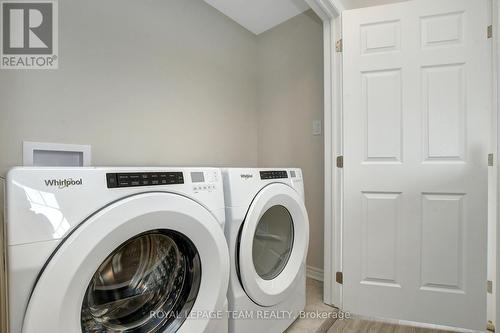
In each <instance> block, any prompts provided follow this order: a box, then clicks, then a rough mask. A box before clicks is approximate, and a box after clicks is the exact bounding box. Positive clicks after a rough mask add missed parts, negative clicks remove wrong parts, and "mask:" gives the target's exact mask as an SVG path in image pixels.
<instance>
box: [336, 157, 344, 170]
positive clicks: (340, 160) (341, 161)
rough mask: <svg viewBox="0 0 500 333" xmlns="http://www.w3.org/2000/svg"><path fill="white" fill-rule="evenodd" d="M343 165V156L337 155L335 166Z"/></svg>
mask: <svg viewBox="0 0 500 333" xmlns="http://www.w3.org/2000/svg"><path fill="white" fill-rule="evenodd" d="M343 167H344V156H342V155H340V156H337V168H339V169H342V168H343Z"/></svg>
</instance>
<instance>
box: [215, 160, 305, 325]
mask: <svg viewBox="0 0 500 333" xmlns="http://www.w3.org/2000/svg"><path fill="white" fill-rule="evenodd" d="M222 176H223V179H224V195H225V201H226V228H225V233H226V239H227V241H228V244H229V253H230V258H231V276H230V279H229V290H228V302H229V332H231V333H255V332H265V333H282V332H283V331H285V329H286V328H287V327H288V326H290V325H291V324H292V322H293V321H294V320H295V319H296V317H297V315H298V314H299V313H300V311H302V310H303V309H304V307H305V299H306V296H305V288H306V283H305V278H306V268H305V265H306V264H305V260H306V255H307V248H308V243H309V219H308V216H307V211H306V207H305V205H304V186H303V180H302V172H301V170H300V169H224V170H223V171H222Z"/></svg>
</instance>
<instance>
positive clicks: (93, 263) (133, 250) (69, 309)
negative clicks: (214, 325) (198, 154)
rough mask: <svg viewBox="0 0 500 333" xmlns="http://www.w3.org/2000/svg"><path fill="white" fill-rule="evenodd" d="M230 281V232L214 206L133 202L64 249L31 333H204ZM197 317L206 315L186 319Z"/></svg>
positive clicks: (38, 298)
mask: <svg viewBox="0 0 500 333" xmlns="http://www.w3.org/2000/svg"><path fill="white" fill-rule="evenodd" d="M228 279H229V255H228V251H227V246H226V241H225V238H224V234H223V232H222V229H221V227H220V225H219V223H218V222H217V220H216V218H215V217H214V216H213V215H212V214H211V213H210V212H209V211H208V210H207V209H206V208H204V207H203V206H201V205H200V204H198V203H196V202H194V201H193V200H191V199H188V198H186V197H183V196H180V195H176V194H171V193H146V194H140V195H136V196H132V197H129V198H126V199H123V200H120V201H118V202H116V203H114V204H112V205H110V206H108V207H106V208H104V209H102V210H101V211H99V212H98V213H96V214H95V215H93V216H92V217H91V218H89V219H88V220H86V221H85V222H84V223H83V224H82V225H81V226H80V227H79V228H78V229H76V230H75V232H73V233H72V234H71V235H70V236H69V237H68V238H67V239H66V240H65V241H64V242H63V243H62V244H61V245H60V247H59V248H58V250H57V251H56V252H55V253H54V255H53V256H52V258H51V260H50V261H49V262H48V264H47V265H46V267H45V269H44V270H43V272H42V274H41V275H40V276H39V279H38V281H37V284H36V286H35V288H34V290H33V293H32V295H31V298H30V302H29V305H28V309H27V312H26V316H25V318H24V325H23V332H24V333H34V332H36V333H49V332H50V333H52V332H82V333H90V332H99V333H104V332H113V333H119V332H127V333H135V332H137V333H139V332H141V333H146V332H147V333H153V332H162V333H164V332H179V333H181V332H182V333H187V332H190V333H192V332H204V331H205V329H206V328H207V326H208V324H209V319H210V318H209V316H208V315H207V314H209V312H210V311H214V310H218V309H221V308H222V307H223V304H224V301H225V297H226V291H227V286H228ZM47 308H50V311H49V312H47ZM48 313H50V318H48V317H47V315H48ZM190 313H200V314H204V315H202V316H199V317H198V318H196V319H189V320H186V317H187V316H189V315H190ZM210 315H213V313H211V314H210Z"/></svg>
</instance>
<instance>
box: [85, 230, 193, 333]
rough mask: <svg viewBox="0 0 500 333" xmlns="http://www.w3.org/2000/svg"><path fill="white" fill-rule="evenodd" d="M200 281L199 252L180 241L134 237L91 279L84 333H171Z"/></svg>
mask: <svg viewBox="0 0 500 333" xmlns="http://www.w3.org/2000/svg"><path fill="white" fill-rule="evenodd" d="M200 280H201V262H200V258H199V255H198V252H197V250H196V248H195V246H194V245H193V243H192V242H191V241H190V240H189V239H187V238H186V237H185V236H184V235H182V234H180V233H178V232H175V231H171V230H154V231H150V232H146V233H143V234H141V235H138V236H136V237H134V238H132V239H130V240H128V241H127V242H125V243H124V244H122V245H121V246H120V247H118V248H117V249H116V250H115V251H114V252H113V253H111V254H110V255H109V256H108V257H107V258H106V260H105V261H104V262H103V263H102V264H101V266H100V267H99V269H98V270H97V272H96V273H95V274H94V276H93V278H92V280H91V281H90V284H89V286H88V288H87V292H86V294H85V298H84V300H83V306H82V312H81V326H82V331H83V332H113V333H118V332H127V333H128V332H131V333H132V332H148V333H153V332H160V331H161V332H175V331H177V329H178V328H179V327H180V326H181V324H182V322H183V321H184V319H185V318H186V316H187V315H189V312H190V311H191V309H192V307H193V304H194V301H195V299H196V296H197V294H198V290H199V287H200Z"/></svg>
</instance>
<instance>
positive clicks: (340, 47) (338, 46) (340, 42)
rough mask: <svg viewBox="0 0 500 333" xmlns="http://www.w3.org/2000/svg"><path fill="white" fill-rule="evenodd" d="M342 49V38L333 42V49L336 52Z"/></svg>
mask: <svg viewBox="0 0 500 333" xmlns="http://www.w3.org/2000/svg"><path fill="white" fill-rule="evenodd" d="M343 50H344V42H343V41H342V38H341V39H339V40H338V41H337V43H335V51H337V52H342V51H343Z"/></svg>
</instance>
